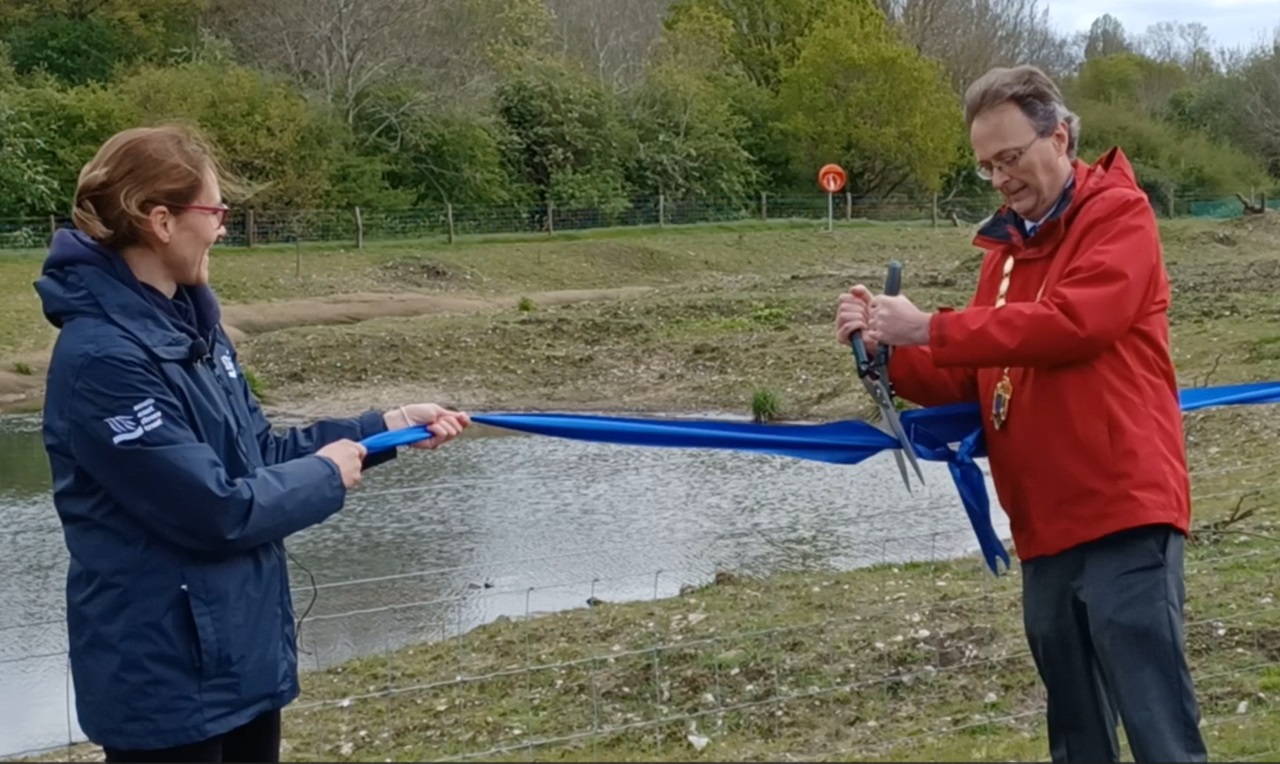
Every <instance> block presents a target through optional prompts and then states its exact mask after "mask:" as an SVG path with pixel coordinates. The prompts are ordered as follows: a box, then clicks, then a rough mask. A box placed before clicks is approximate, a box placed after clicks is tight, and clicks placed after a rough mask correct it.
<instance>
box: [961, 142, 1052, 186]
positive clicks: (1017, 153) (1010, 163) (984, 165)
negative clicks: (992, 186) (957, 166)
mask: <svg viewBox="0 0 1280 764" xmlns="http://www.w3.org/2000/svg"><path fill="white" fill-rule="evenodd" d="M1038 140H1040V136H1038V135H1037V136H1036V137H1034V138H1032V139H1031V140H1030V141H1028V142H1027V145H1025V146H1023V147H1022V148H1020V149H1012V150H1010V151H1012V153H1010V151H1006V152H1005V153H1004V155H1003V158H1001V159H997V160H996V161H994V162H978V166H977V167H976V168H975V172H977V173H978V177H979V178H982V179H983V180H991V178H992V177H993V176H994V175H995V173H996V170H999V171H1000V172H1003V173H1006V174H1007V173H1008V172H1009V171H1010V170H1012V169H1013V168H1015V167H1017V166H1018V160H1020V159H1022V155H1023V154H1025V153H1027V149H1029V148H1031V147H1032V146H1034V145H1035V142H1036V141H1038Z"/></svg>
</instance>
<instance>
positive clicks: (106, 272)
mask: <svg viewBox="0 0 1280 764" xmlns="http://www.w3.org/2000/svg"><path fill="white" fill-rule="evenodd" d="M35 288H36V292H37V293H39V295H40V297H41V300H42V302H43V305H44V314H45V318H46V319H47V320H48V321H49V323H51V324H53V325H54V326H56V327H59V328H61V327H62V326H63V325H64V324H65V323H66V322H68V321H70V320H72V319H74V318H76V317H81V316H96V317H100V318H103V319H106V320H108V321H110V322H112V323H113V324H115V325H117V326H119V327H120V328H121V329H122V330H124V331H125V332H127V333H128V334H130V335H132V336H133V337H134V338H135V339H137V340H138V342H139V343H140V344H141V345H143V346H144V347H146V348H147V349H148V350H149V351H150V352H151V353H153V354H154V355H155V356H157V357H158V358H161V359H164V360H170V361H174V360H185V359H188V358H190V357H191V346H192V344H193V343H194V341H195V340H196V339H203V340H204V342H205V343H206V345H212V334H213V331H214V329H215V328H216V327H217V325H218V323H219V322H220V321H221V310H220V307H219V306H218V302H217V298H216V297H215V296H214V294H213V292H212V290H210V289H209V288H208V287H207V286H199V287H179V289H180V290H181V291H180V294H179V299H185V300H187V301H189V303H190V305H191V308H192V311H191V312H192V314H193V315H194V319H195V325H194V326H193V325H191V324H189V323H188V322H186V321H184V320H182V318H181V317H180V315H179V313H178V311H177V310H176V309H175V308H174V306H172V305H170V304H168V298H166V297H165V296H163V295H161V294H160V293H159V292H156V291H154V290H151V289H149V288H148V287H147V286H146V285H144V284H142V283H140V282H139V281H138V279H137V277H135V276H134V275H133V272H132V271H131V270H130V269H129V267H128V265H126V264H125V262H124V261H123V260H122V259H121V258H120V256H119V255H117V254H116V253H115V252H113V251H111V250H109V249H107V248H105V247H103V246H102V245H100V244H98V243H97V242H96V241H94V240H93V239H92V238H90V237H89V236H88V235H86V234H85V233H83V232H81V231H78V230H75V229H71V228H63V229H60V230H58V231H56V232H55V233H54V236H53V241H52V243H51V245H50V248H49V255H48V257H47V258H46V259H45V262H44V266H43V268H42V275H41V277H40V278H39V279H38V280H37V281H36V282H35Z"/></svg>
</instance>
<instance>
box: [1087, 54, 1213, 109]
mask: <svg viewBox="0 0 1280 764" xmlns="http://www.w3.org/2000/svg"><path fill="white" fill-rule="evenodd" d="M1189 84H1190V78H1189V76H1188V75H1187V72H1186V71H1184V70H1183V69H1182V67H1181V66H1179V65H1178V64H1177V63H1174V62H1164V63H1161V62H1158V61H1153V60H1151V59H1150V58H1147V57H1146V56H1142V55H1140V54H1137V53H1117V54H1115V55H1112V56H1103V57H1101V58H1091V59H1089V60H1088V61H1086V62H1085V64H1084V66H1083V67H1081V69H1080V76H1079V79H1078V81H1077V82H1076V83H1075V87H1074V93H1073V94H1074V95H1075V96H1076V97H1078V98H1086V99H1089V100H1093V101H1098V102H1101V103H1109V104H1129V103H1134V104H1136V105H1137V107H1138V108H1139V109H1141V110H1142V111H1143V112H1145V113H1146V114H1149V115H1152V116H1163V115H1164V114H1165V112H1166V111H1167V109H1168V107H1169V102H1170V99H1171V98H1172V96H1173V94H1174V93H1176V92H1177V91H1179V90H1181V89H1182V88H1185V87H1187V86H1188V85H1189Z"/></svg>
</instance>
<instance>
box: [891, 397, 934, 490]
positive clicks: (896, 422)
mask: <svg viewBox="0 0 1280 764" xmlns="http://www.w3.org/2000/svg"><path fill="white" fill-rule="evenodd" d="M884 415H885V419H887V420H888V421H889V428H890V433H891V434H892V435H893V436H894V437H895V438H897V439H898V442H899V443H901V444H902V449H901V450H902V451H905V452H906V456H907V458H908V459H910V460H911V466H912V467H913V468H914V469H915V471H916V477H918V478H920V483H921V484H922V485H923V484H924V473H923V472H921V471H920V462H918V461H916V452H915V449H914V448H912V447H911V441H909V440H907V431H906V430H904V429H902V420H901V419H899V418H898V410H897V409H895V408H893V407H892V406H890V407H888V408H887V409H884ZM903 474H904V475H905V474H906V470H903Z"/></svg>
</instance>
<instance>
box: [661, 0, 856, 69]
mask: <svg viewBox="0 0 1280 764" xmlns="http://www.w3.org/2000/svg"><path fill="white" fill-rule="evenodd" d="M843 2H844V0H834V5H833V3H832V2H827V0H678V2H676V3H675V4H674V5H673V6H672V7H671V11H670V13H669V14H668V16H667V20H666V26H667V28H668V29H674V28H678V27H680V26H681V25H682V24H685V23H688V22H689V21H691V20H692V21H695V22H697V23H702V21H701V20H700V19H701V17H702V16H703V15H705V14H713V15H717V16H719V17H720V18H722V19H724V20H725V21H727V22H728V23H729V26H730V28H731V29H732V31H733V34H732V35H731V36H730V37H729V40H728V44H729V53H730V55H732V56H733V58H734V59H735V60H736V61H737V62H738V63H739V64H740V65H741V67H742V70H743V71H744V72H745V73H746V75H747V77H749V78H750V80H751V81H752V82H754V83H756V84H757V85H760V86H762V87H764V88H766V89H768V90H769V91H770V92H776V91H777V88H778V85H779V83H780V82H781V76H782V75H781V73H782V70H783V69H785V68H786V67H789V66H791V65H792V64H793V63H795V60H796V58H797V56H798V55H799V52H800V40H801V38H803V37H804V36H805V35H807V34H808V33H809V31H810V30H811V29H813V27H814V23H815V22H816V21H817V20H818V18H819V17H820V16H822V14H823V13H824V12H825V11H826V9H827V8H828V6H832V7H843V6H842V3H843ZM833 15H834V14H833Z"/></svg>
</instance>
